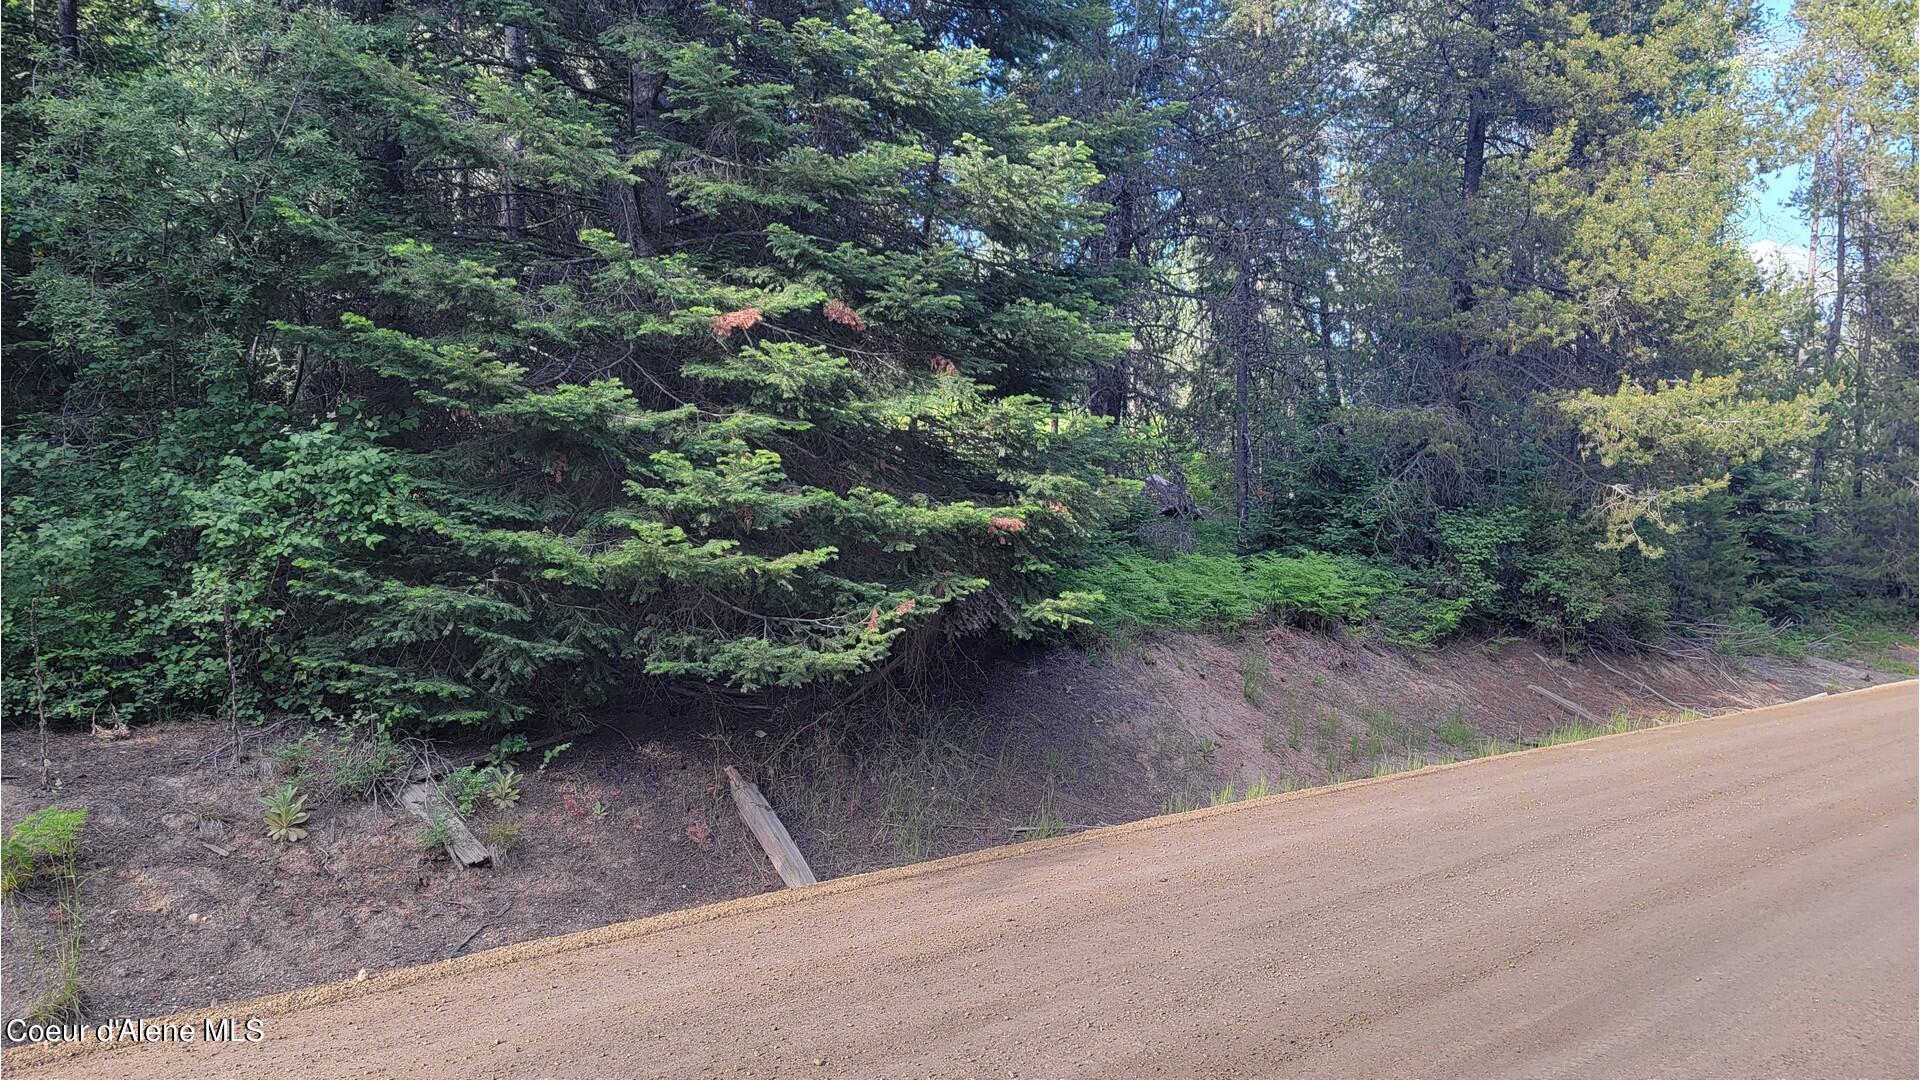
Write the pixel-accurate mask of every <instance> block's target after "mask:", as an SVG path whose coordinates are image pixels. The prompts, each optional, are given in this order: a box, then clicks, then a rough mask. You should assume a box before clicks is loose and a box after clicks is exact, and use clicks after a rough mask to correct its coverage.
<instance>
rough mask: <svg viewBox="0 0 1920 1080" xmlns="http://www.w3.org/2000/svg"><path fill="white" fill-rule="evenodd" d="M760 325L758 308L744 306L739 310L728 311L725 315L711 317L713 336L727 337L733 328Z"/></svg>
mask: <svg viewBox="0 0 1920 1080" xmlns="http://www.w3.org/2000/svg"><path fill="white" fill-rule="evenodd" d="M758 325H760V309H759V308H757V307H744V308H741V309H740V310H739V311H729V312H727V313H726V314H725V315H715V316H714V317H713V336H714V337H721V338H723V337H727V336H729V335H731V334H732V333H733V332H734V331H735V330H751V329H753V328H754V327H756V326H758Z"/></svg>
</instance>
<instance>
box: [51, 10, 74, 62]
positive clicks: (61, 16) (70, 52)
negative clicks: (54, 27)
mask: <svg viewBox="0 0 1920 1080" xmlns="http://www.w3.org/2000/svg"><path fill="white" fill-rule="evenodd" d="M55 17H56V20H57V21H58V23H59V31H58V33H59V35H60V51H61V53H63V54H64V55H65V56H66V58H67V59H69V60H78V59H80V0H60V7H59V10H58V12H57V13H56V16H55Z"/></svg>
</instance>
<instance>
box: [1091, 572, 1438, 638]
mask: <svg viewBox="0 0 1920 1080" xmlns="http://www.w3.org/2000/svg"><path fill="white" fill-rule="evenodd" d="M1063 580H1065V581H1066V582H1067V583H1068V584H1069V585H1070V586H1071V587H1072V588H1074V589H1076V590H1081V591H1084V592H1086V593H1089V594H1098V595H1099V597H1100V599H1099V601H1098V602H1097V604H1096V605H1095V606H1094V607H1093V608H1092V609H1091V611H1090V612H1089V617H1090V618H1091V620H1092V621H1093V623H1094V624H1095V625H1097V626H1099V627H1100V628H1101V629H1103V630H1109V631H1110V630H1114V629H1118V628H1122V627H1127V626H1139V627H1153V628H1161V629H1199V628H1208V627H1231V626H1237V625H1239V624H1241V623H1244V622H1247V621H1248V620H1250V619H1253V618H1255V617H1258V616H1269V615H1270V616H1276V617H1282V618H1294V619H1299V620H1303V621H1306V622H1309V623H1319V624H1324V625H1345V626H1349V627H1352V628H1355V629H1357V630H1361V631H1364V632H1368V633H1374V634H1378V635H1379V636H1381V637H1382V638H1384V639H1386V640H1389V641H1395V642H1399V643H1402V644H1410V645H1430V644H1432V643H1433V642H1434V641H1436V640H1438V638H1440V637H1441V636H1443V635H1444V634H1446V633H1447V632H1448V631H1450V630H1452V629H1453V628H1454V627H1455V626H1457V625H1458V623H1459V614H1458V607H1459V605H1458V604H1456V603H1454V602H1450V601H1444V600H1440V599H1438V598H1436V597H1433V596H1431V595H1428V594H1426V593H1425V592H1424V591H1423V590H1421V589H1419V588H1418V587H1417V586H1415V585H1414V584H1412V583H1411V581H1410V580H1409V579H1408V576H1407V575H1403V574H1397V573H1395V572H1393V571H1390V570H1386V569H1383V568H1380V567H1375V566H1370V565H1368V564H1366V563H1363V562H1361V561H1359V560H1357V559H1352V558H1346V557H1342V556H1334V555H1324V554H1319V553H1309V554H1306V555H1300V556H1284V555H1254V556H1246V557H1234V556H1226V555H1185V556H1180V557H1178V558H1175V559H1170V560H1167V561H1164V562H1162V561H1158V560H1153V559H1148V558H1145V557H1142V556H1137V555H1123V556H1120V557H1118V558H1116V559H1114V560H1113V561H1112V562H1110V563H1107V564H1105V565H1102V566H1097V567H1093V568H1091V569H1087V570H1080V571H1071V572H1068V573H1066V574H1064V575H1063Z"/></svg>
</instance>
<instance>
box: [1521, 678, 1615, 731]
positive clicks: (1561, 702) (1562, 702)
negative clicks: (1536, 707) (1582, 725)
mask: <svg viewBox="0 0 1920 1080" xmlns="http://www.w3.org/2000/svg"><path fill="white" fill-rule="evenodd" d="M1527 689H1529V690H1531V691H1533V692H1534V693H1536V694H1539V695H1540V696H1542V697H1544V698H1546V699H1547V700H1548V701H1551V702H1553V703H1554V704H1555V705H1558V706H1560V707H1561V708H1563V709H1565V710H1567V711H1568V712H1570V713H1572V714H1573V715H1575V716H1578V717H1579V718H1580V719H1582V720H1585V721H1586V722H1587V723H1589V724H1604V723H1606V721H1605V720H1602V719H1600V718H1599V717H1598V716H1595V715H1594V714H1592V713H1590V712H1588V711H1587V710H1585V709H1583V708H1581V707H1580V706H1578V705H1575V704H1574V703H1573V702H1571V701H1568V700H1567V699H1566V698H1563V697H1561V696H1560V695H1559V694H1556V693H1554V692H1553V691H1551V690H1547V689H1544V688H1542V687H1538V686H1535V685H1533V684H1532V683H1528V684H1527Z"/></svg>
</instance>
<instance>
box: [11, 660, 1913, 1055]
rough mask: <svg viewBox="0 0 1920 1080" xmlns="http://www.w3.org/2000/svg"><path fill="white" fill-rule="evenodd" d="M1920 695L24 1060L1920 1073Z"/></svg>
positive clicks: (1862, 695)
mask: <svg viewBox="0 0 1920 1080" xmlns="http://www.w3.org/2000/svg"><path fill="white" fill-rule="evenodd" d="M1915 721H1916V713H1915V684H1913V683H1911V682H1908V683H1903V684H1901V685H1898V686H1887V687H1880V688H1876V689H1870V690H1865V691H1860V692H1857V693H1850V694H1847V695H1844V696H1840V697H1833V698H1821V699H1818V700H1813V701H1806V702H1800V703H1796V704H1790V705H1785V706H1782V707H1779V708H1774V709H1765V710H1760V711H1757V712H1747V713H1741V714H1738V715H1732V716H1725V717H1719V718H1710V719H1703V720H1697V721H1694V722H1691V723H1683V724H1674V725H1671V726H1666V727H1660V728H1656V729H1653V730H1645V731H1637V732H1632V733H1630V734H1625V735H1621V736H1619V737H1617V738H1604V739H1594V740H1591V741H1586V742H1581V743H1578V744H1574V745H1562V746H1555V747H1551V748H1548V749H1543V750H1539V751H1536V752H1532V753H1519V754H1510V755H1505V756H1500V757H1493V758H1488V759H1485V760H1480V761H1472V762H1464V763H1461V764H1460V765H1458V766H1454V767H1443V768H1437V769H1426V770H1422V771H1418V772H1414V773H1408V774H1402V775H1399V776H1393V777H1388V778H1385V779H1381V780H1363V781H1358V782H1355V783H1352V784H1347V785H1342V786H1339V787H1334V788H1329V789H1321V790H1316V791H1310V792H1303V793H1297V794H1293V795H1283V796H1278V797H1274V798H1269V799H1261V800H1257V801H1253V802H1243V803H1240V804H1237V805H1231V806H1223V807H1220V808H1218V809H1209V810H1201V811H1197V812H1195V813H1193V814H1188V815H1181V816H1177V817H1170V818H1169V817H1161V818H1155V819H1152V820H1149V821H1145V822H1139V823H1136V824H1134V825H1129V826H1121V827H1119V828H1116V829H1109V830H1100V831H1097V832H1093V833H1088V834H1083V835H1078V836H1069V837H1061V838H1058V839H1054V840H1051V841H1044V842H1040V843H1035V844H1025V845H1019V846H1016V847H1012V848H1002V849H999V850H995V851H983V852H975V853H972V854H969V855H962V856H959V857H957V858H956V859H953V860H948V861H943V862H938V863H931V864H919V865H916V866H911V867H903V868H900V869H899V870H895V871H882V872H880V873H878V874H871V875H863V876H861V877H857V878H851V879H845V880H842V881H837V882H827V883H825V884H823V885H819V886H815V887H813V888H809V889H801V890H793V891H790V892H786V893H782V894H776V895H770V896H758V897H749V898H746V899H743V900H738V901H732V902H729V903H727V904H721V905H716V906H713V907H708V908H703V909H700V910H697V911H690V912H684V913H677V914H672V915H667V916H662V917H660V918H657V919H651V920H645V921H642V922H638V923H627V924H623V925H619V926H613V927H608V928H605V929H603V930H599V931H589V932H587V933H585V934H581V935H576V936H574V937H571V938H558V939H544V940H541V941H535V942H529V943H527V944H526V945H524V946H518V947H509V948H505V949H500V950H496V951H493V952H489V953H486V954H482V955H478V956H470V957H465V958H462V959H461V960H457V961H453V962H450V963H447V964H439V965H433V966H429V967H425V968H411V969H407V970H404V971H398V972H393V973H391V974H389V975H386V976H375V977H373V978H371V979H369V980H367V981H365V982H346V983H336V984H332V985H329V986H322V987H315V988H312V989H309V990H302V991H296V992H293V993H290V994H287V995H283V996H281V997H278V998H274V999H268V1000H265V1001H253V1002H245V1003H240V1004H237V1005H234V1006H232V1007H229V1008H225V1009H221V1010H216V1011H215V1012H214V1013H213V1014H212V1015H214V1016H226V1017H231V1018H234V1019H235V1020H237V1021H242V1022H244V1021H245V1020H248V1019H252V1020H255V1021H257V1022H258V1023H259V1025H260V1029H259V1030H260V1034H261V1036H262V1038H261V1041H258V1042H228V1043H204V1042H203V1043H196V1044H192V1045H182V1044H178V1043H173V1044H169V1043H151V1044H136V1045H127V1044H116V1045H110V1046H103V1045H101V1044H98V1043H95V1044H92V1045H91V1046H89V1045H67V1046H48V1047H34V1048H28V1049H25V1050H23V1051H15V1052H11V1053H10V1054H9V1055H8V1058H7V1060H6V1062H5V1064H6V1065H7V1071H8V1073H9V1075H16V1074H17V1075H20V1076H23V1077H27V1076H31V1077H45V1078H47V1080H53V1078H56V1077H57V1078H62V1080H65V1078H82V1077H89V1078H90V1077H103V1078H104V1077H142V1078H151V1080H162V1078H176V1077H177V1078H186V1077H192V1078H194V1080H207V1078H212V1077H229V1076H230V1077H249V1078H251V1077H259V1076H272V1077H276V1078H286V1080H295V1078H300V1077H314V1078H320V1077H335V1076H340V1075H343V1074H345V1073H348V1072H351V1073H353V1074H355V1075H369V1076H406V1077H415V1078H419V1080H434V1078H438V1077H462V1078H467V1077H490V1078H504V1077H516V1078H519V1077H524V1078H529V1080H531V1078H535V1077H538V1078H542V1080H558V1078H564V1077H580V1078H583V1080H584V1078H592V1080H600V1078H603V1077H607V1076H652V1077H668V1076H670V1077H720V1076H738V1077H792V1076H797V1075H800V1076H836V1077H898V1076H921V1077H938V1078H946V1077H955V1078H958V1077H980V1076H986V1075H993V1076H1002V1075H1006V1076H1045V1077H1107V1076H1146V1075H1170V1076H1205V1077H1220V1078H1230V1077H1255V1076H1273V1075H1285V1076H1289V1077H1302V1078H1307V1077H1329V1078H1332V1077H1356V1076H1361V1077H1365V1076H1405V1077H1440V1076H1473V1077H1486V1078H1489V1080H1520V1078H1528V1080H1531V1078H1537V1077H1562V1076H1647V1077H1650V1076H1686V1077H1698V1078H1702V1080H1717V1078H1722V1077H1740V1078H1746V1077H1757V1076H1766V1077H1777V1078H1783V1080H1784V1078H1807V1080H1829V1078H1833V1077H1868V1076H1872V1077H1899V1076H1912V1075H1914V1071H1915V1068H1916V1067H1917V1065H1920V1063H1917V1062H1916V1058H1915V1045H1916V1043H1915V1040H1916V1035H1920V1029H1916V1025H1915V1012H1916V1009H1917V1008H1920V1001H1916V998H1915V991H1914V986H1915V982H1914V980H1915V966H1914V956H1915V948H1916V938H1915V927H1916V925H1917V924H1920V906H1916V890H1915V854H1914V853H1915V845H1916V843H1920V836H1916V833H1915V818H1914V788H1915V784H1916V782H1917V778H1916V774H1915V767H1916V761H1917V760H1920V756H1917V754H1916V751H1920V747H1917V746H1916V742H1915V735H1916V731H1915ZM176 1019H178V1020H183V1021H189V1022H190V1021H192V1020H193V1019H194V1018H176ZM201 1022H202V1024H204V1017H203V1018H201Z"/></svg>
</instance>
